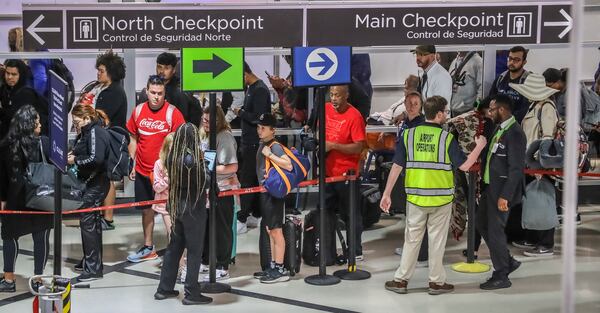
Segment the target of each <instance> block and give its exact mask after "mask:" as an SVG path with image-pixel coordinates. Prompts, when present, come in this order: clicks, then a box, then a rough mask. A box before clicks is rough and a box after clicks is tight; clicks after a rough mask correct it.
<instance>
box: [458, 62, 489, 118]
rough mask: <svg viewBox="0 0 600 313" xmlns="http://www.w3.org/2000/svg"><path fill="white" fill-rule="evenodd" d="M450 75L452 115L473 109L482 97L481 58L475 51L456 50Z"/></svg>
mask: <svg viewBox="0 0 600 313" xmlns="http://www.w3.org/2000/svg"><path fill="white" fill-rule="evenodd" d="M450 76H451V77H452V101H450V110H451V111H452V117H455V116H459V115H461V114H463V113H466V112H468V111H471V110H473V109H474V107H473V105H474V103H475V101H477V99H483V97H482V94H483V84H482V81H483V59H482V58H481V57H480V56H479V54H478V53H477V51H470V52H466V51H461V52H458V54H457V55H456V58H455V59H454V61H452V63H451V64H450Z"/></svg>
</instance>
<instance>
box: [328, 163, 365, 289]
mask: <svg viewBox="0 0 600 313" xmlns="http://www.w3.org/2000/svg"><path fill="white" fill-rule="evenodd" d="M348 175H349V176H354V175H356V172H355V171H354V170H349V171H348ZM357 179H358V178H355V179H352V180H350V181H349V182H348V185H349V188H350V192H349V197H350V207H349V208H348V211H349V212H348V224H349V225H346V229H347V230H348V231H347V232H346V233H347V234H348V269H345V270H339V271H336V272H335V273H333V275H335V276H336V277H338V278H340V279H344V280H363V279H369V278H370V277H371V273H369V272H367V271H363V270H357V269H356V244H357V243H356V233H355V232H356V217H355V214H356V203H357V197H356V190H357V189H358V185H357V182H356V180H357Z"/></svg>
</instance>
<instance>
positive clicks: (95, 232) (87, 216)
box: [67, 104, 110, 282]
mask: <svg viewBox="0 0 600 313" xmlns="http://www.w3.org/2000/svg"><path fill="white" fill-rule="evenodd" d="M71 115H72V116H73V125H75V129H76V130H77V139H76V141H75V146H74V147H73V151H72V152H71V153H69V157H68V159H67V162H68V163H69V165H75V166H76V169H77V176H78V177H79V179H80V180H82V181H84V182H85V191H84V193H83V207H84V208H91V207H99V206H100V205H102V201H104V198H105V197H106V194H107V193H108V189H109V188H110V182H109V180H108V176H106V167H105V166H104V161H105V160H106V156H107V152H108V147H109V140H110V139H109V138H110V137H109V134H108V131H107V130H106V129H105V128H104V127H105V126H106V125H108V123H109V121H108V117H107V116H106V114H105V113H104V112H103V111H102V110H96V109H94V108H93V107H92V106H89V105H85V104H78V105H76V106H74V107H73V110H72V111H71ZM79 227H80V228H81V244H82V246H83V260H82V261H81V262H80V264H77V265H75V270H76V271H82V272H83V273H81V275H79V276H77V278H76V280H77V281H78V282H81V281H91V280H96V279H100V278H102V277H103V273H102V270H103V266H102V216H101V215H100V212H88V213H82V214H81V216H80V218H79Z"/></svg>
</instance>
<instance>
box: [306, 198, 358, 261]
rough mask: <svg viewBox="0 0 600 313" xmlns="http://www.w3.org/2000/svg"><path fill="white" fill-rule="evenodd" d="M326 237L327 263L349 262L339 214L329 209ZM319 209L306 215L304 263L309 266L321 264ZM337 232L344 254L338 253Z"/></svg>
mask: <svg viewBox="0 0 600 313" xmlns="http://www.w3.org/2000/svg"><path fill="white" fill-rule="evenodd" d="M326 214H327V218H326V221H325V222H326V228H325V230H326V231H325V239H324V241H325V242H326V243H327V251H326V255H325V265H327V266H331V265H334V264H337V265H343V264H345V263H346V262H347V258H348V257H347V256H348V247H347V246H346V241H345V240H344V236H343V235H342V229H341V225H340V222H339V221H338V218H337V215H336V214H334V213H332V212H329V211H327V212H326ZM319 227H320V220H319V211H318V210H313V211H310V212H308V214H306V216H305V217H304V239H303V241H302V259H303V260H304V264H306V265H308V266H319V248H320V244H319ZM336 234H337V236H338V238H339V240H340V245H341V246H342V254H341V255H338V254H337V248H336V241H335V239H336V238H335V237H336Z"/></svg>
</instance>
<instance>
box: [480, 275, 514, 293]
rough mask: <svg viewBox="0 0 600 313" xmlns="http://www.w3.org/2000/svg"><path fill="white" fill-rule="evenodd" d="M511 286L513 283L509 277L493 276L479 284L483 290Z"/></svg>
mask: <svg viewBox="0 0 600 313" xmlns="http://www.w3.org/2000/svg"><path fill="white" fill-rule="evenodd" d="M510 286H512V283H511V282H510V280H509V279H508V278H496V277H493V276H492V278H490V279H488V281H486V282H485V283H483V284H481V285H479V288H481V289H483V290H496V289H503V288H510Z"/></svg>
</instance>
